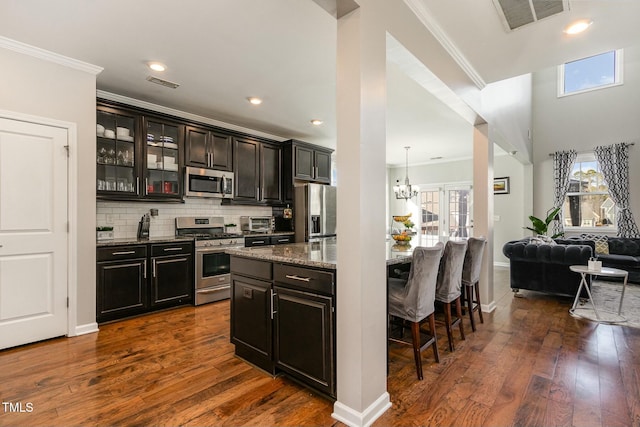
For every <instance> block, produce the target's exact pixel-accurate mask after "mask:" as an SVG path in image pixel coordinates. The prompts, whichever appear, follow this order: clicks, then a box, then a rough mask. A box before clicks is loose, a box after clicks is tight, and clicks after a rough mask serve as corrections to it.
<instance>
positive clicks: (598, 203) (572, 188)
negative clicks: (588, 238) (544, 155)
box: [562, 154, 616, 229]
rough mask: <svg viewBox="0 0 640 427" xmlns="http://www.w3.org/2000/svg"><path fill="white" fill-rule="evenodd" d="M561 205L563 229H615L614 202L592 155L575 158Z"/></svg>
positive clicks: (598, 165)
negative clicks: (567, 189) (567, 188)
mask: <svg viewBox="0 0 640 427" xmlns="http://www.w3.org/2000/svg"><path fill="white" fill-rule="evenodd" d="M562 208H563V217H564V222H565V223H564V227H565V229H570V228H571V227H578V228H585V227H586V228H591V227H606V228H613V229H615V228H616V204H615V203H614V201H613V200H612V199H611V197H610V195H609V188H608V187H607V183H606V182H605V180H604V176H603V175H602V170H601V168H600V164H599V163H598V161H597V160H596V158H595V155H594V154H584V155H579V156H578V157H577V158H576V160H575V162H574V164H573V169H572V171H571V177H570V180H569V191H568V192H567V195H566V196H565V200H564V204H563V207H562Z"/></svg>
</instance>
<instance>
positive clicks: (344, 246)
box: [332, 1, 391, 426]
mask: <svg viewBox="0 0 640 427" xmlns="http://www.w3.org/2000/svg"><path fill="white" fill-rule="evenodd" d="M367 5H369V6H371V3H369V2H367V1H362V2H361V7H360V8H358V9H356V10H355V11H353V12H351V13H350V14H348V15H346V16H343V17H341V18H340V19H338V54H337V129H338V132H337V135H338V138H337V156H336V158H337V171H338V177H337V187H338V201H337V204H338V215H337V216H338V224H337V229H338V265H337V283H338V285H337V298H336V302H337V310H336V312H337V316H336V319H337V328H336V332H337V401H336V403H335V404H334V412H333V414H332V416H333V417H334V418H335V419H337V420H339V421H342V422H344V423H345V424H348V425H351V426H364V425H369V424H371V423H372V422H373V421H374V420H375V419H377V418H378V417H379V416H380V415H381V414H382V413H383V412H384V411H385V410H386V409H387V408H389V407H390V406H391V403H390V399H389V394H388V393H387V391H386V387H387V366H386V354H387V344H386V264H385V259H386V258H385V225H386V219H385V185H386V182H385V171H386V162H385V145H386V131H385V122H386V118H385V114H386V113H385V110H386V33H385V30H384V25H383V23H384V21H383V19H382V18H381V16H380V15H381V14H379V13H378V14H377V13H376V11H375V9H380V8H376V7H367Z"/></svg>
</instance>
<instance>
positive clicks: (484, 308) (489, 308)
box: [480, 300, 498, 313]
mask: <svg viewBox="0 0 640 427" xmlns="http://www.w3.org/2000/svg"><path fill="white" fill-rule="evenodd" d="M496 307H498V306H497V305H496V302H495V300H494V301H491V302H490V303H489V304H482V305H481V307H480V309H481V310H482V312H483V313H491V312H492V311H493V310H495V309H496Z"/></svg>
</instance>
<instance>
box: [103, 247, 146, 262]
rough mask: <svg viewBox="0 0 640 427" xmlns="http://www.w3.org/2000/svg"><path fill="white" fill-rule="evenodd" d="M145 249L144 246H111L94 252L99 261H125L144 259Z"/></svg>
mask: <svg viewBox="0 0 640 427" xmlns="http://www.w3.org/2000/svg"><path fill="white" fill-rule="evenodd" d="M146 257H147V247H146V246H145V245H131V246H112V247H106V248H98V249H97V251H96V260H97V261H98V262H99V261H118V260H125V259H136V258H146Z"/></svg>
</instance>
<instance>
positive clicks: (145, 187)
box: [144, 178, 149, 196]
mask: <svg viewBox="0 0 640 427" xmlns="http://www.w3.org/2000/svg"><path fill="white" fill-rule="evenodd" d="M148 188H149V178H145V179H144V195H145V196H147V195H149V193H148V192H147V190H148Z"/></svg>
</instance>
